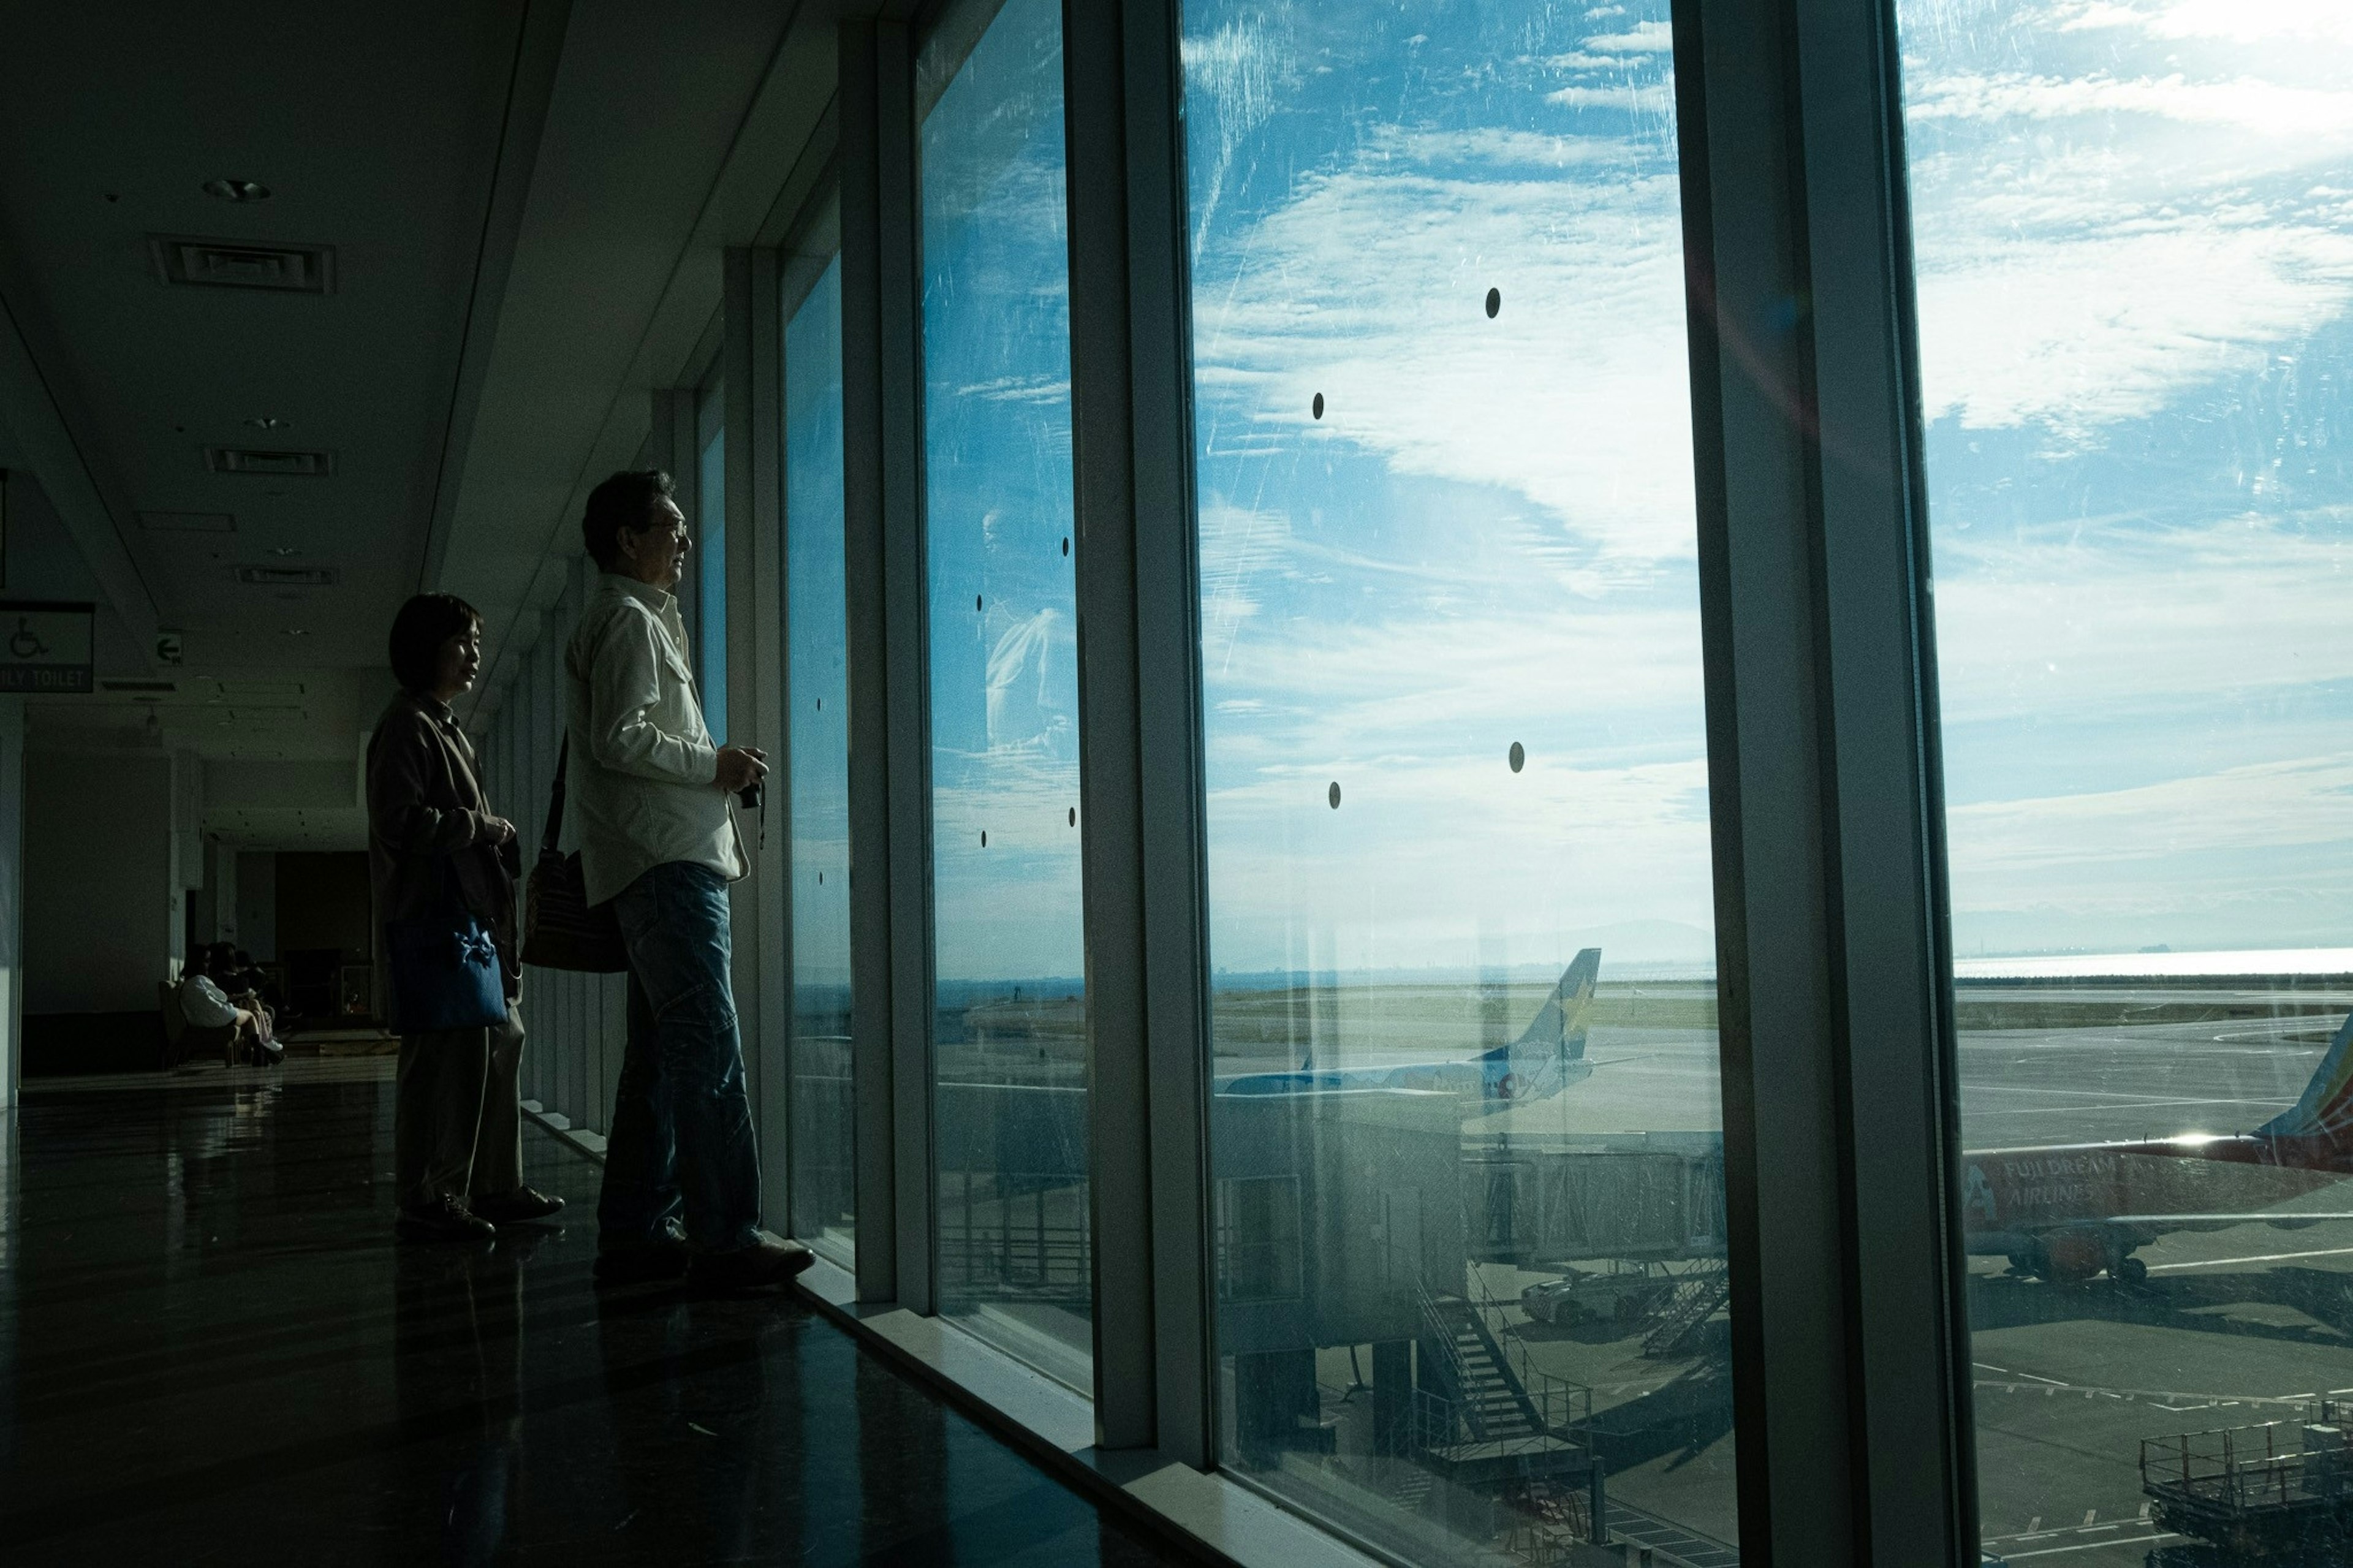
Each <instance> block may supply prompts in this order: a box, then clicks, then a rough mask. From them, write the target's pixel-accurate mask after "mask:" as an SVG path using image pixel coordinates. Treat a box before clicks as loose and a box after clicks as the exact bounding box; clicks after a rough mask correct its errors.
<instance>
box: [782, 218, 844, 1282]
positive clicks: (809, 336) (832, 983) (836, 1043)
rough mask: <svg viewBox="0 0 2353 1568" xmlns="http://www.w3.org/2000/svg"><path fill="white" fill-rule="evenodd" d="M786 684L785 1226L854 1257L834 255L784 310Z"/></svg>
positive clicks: (837, 1258)
mask: <svg viewBox="0 0 2353 1568" xmlns="http://www.w3.org/2000/svg"><path fill="white" fill-rule="evenodd" d="M784 366H785V433H784V434H785V661H786V672H785V684H786V704H787V706H788V710H789V712H790V715H791V716H790V719H789V721H787V724H786V733H787V735H788V736H789V738H790V743H791V753H792V755H791V773H790V779H789V784H790V787H791V791H792V806H791V810H792V834H793V847H792V862H793V916H792V943H793V1037H792V1057H791V1061H792V1067H791V1071H792V1095H791V1099H792V1138H791V1142H790V1144H789V1145H788V1147H789V1149H790V1158H791V1160H792V1209H793V1213H792V1226H793V1234H794V1235H795V1236H797V1237H800V1238H801V1239H802V1240H804V1241H806V1242H807V1243H808V1244H809V1246H811V1247H815V1248H816V1249H817V1250H818V1252H820V1253H822V1254H824V1255H825V1256H826V1257H828V1258H831V1259H832V1260H833V1261H834V1262H836V1263H839V1264H840V1265H841V1266H842V1267H843V1268H853V1267H855V1260H854V1256H853V1254H854V1249H855V1243H854V1239H853V1236H854V1225H853V1220H854V1217H855V1215H856V1209H857V1181H856V1170H857V1164H856V1160H855V1158H854V1156H855V1153H856V1147H857V1119H856V1105H855V1102H854V1100H853V1099H852V1096H851V1090H850V1047H849V995H850V992H849V664H848V648H849V618H848V614H849V612H848V600H847V598H846V593H847V587H848V584H846V582H845V581H844V576H843V568H844V563H843V554H842V552H843V540H842V447H841V261H840V258H839V257H837V258H834V259H833V260H832V261H829V262H828V263H827V264H826V268H825V270H824V271H823V272H822V273H820V274H818V279H817V281H816V283H815V284H814V285H813V286H812V287H810V288H809V289H808V292H807V295H806V296H805V297H804V298H802V299H801V300H800V301H799V303H798V304H797V307H793V308H792V309H791V314H790V315H788V316H787V317H786V321H785V343H784Z"/></svg>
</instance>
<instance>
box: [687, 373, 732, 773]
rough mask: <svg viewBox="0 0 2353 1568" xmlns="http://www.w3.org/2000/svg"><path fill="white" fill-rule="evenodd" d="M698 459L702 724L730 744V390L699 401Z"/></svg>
mask: <svg viewBox="0 0 2353 1568" xmlns="http://www.w3.org/2000/svg"><path fill="white" fill-rule="evenodd" d="M694 429H695V441H696V443H697V447H698V454H699V455H698V456H697V458H696V459H695V463H696V467H695V478H694V509H695V513H696V520H695V555H696V565H695V575H694V605H695V611H694V618H695V633H694V647H695V672H694V679H695V684H696V685H698V686H700V687H701V688H702V721H703V722H704V723H705V724H706V725H708V726H710V729H711V737H712V740H714V741H716V742H719V744H721V745H725V744H726V743H727V384H726V383H724V382H713V383H712V384H711V385H710V386H708V387H706V388H704V390H703V392H702V396H701V397H700V398H699V399H697V401H696V404H695V413H694Z"/></svg>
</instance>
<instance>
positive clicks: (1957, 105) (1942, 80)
mask: <svg viewBox="0 0 2353 1568" xmlns="http://www.w3.org/2000/svg"><path fill="white" fill-rule="evenodd" d="M1905 114H1906V117H1907V118H1908V119H1911V120H1914V121H1937V120H1980V121H2002V122H2008V121H2019V120H2058V119H2064V118H2068V117H2072V116H2075V115H2095V114H2142V115H2152V116H2156V117H2158V118H2162V119H2166V120H2174V121H2181V122H2183V123H2185V124H2191V125H2221V126H2229V127H2232V128H2233V129H2237V130H2242V131H2251V132H2257V133H2259V134H2262V135H2266V136H2327V137H2329V138H2330V139H2332V140H2336V139H2339V138H2342V137H2343V136H2344V135H2345V134H2346V133H2347V132H2348V131H2353V93H2347V92H2330V91H2322V90H2317V89H2311V88H2301V87H2288V86H2283V85H2282V84H2280V83H2279V82H2276V81H2268V80H2260V79H2255V78H2253V77H2239V78H2236V79H2232V80H2227V81H2192V80H2190V79H2188V78H2186V77H2184V76H2182V75H2180V74H2179V73H2178V72H2177V73H2175V74H2174V75H2171V76H2166V77H2158V78H2148V77H2142V78H2136V79H2118V78H2115V77H2110V76H2105V75H2093V76H2085V77H2049V76H2027V75H2024V74H2022V73H2007V74H2001V75H1992V76H1987V75H1978V74H1974V73H1969V72H1957V73H1954V74H1951V75H1939V76H1933V77H1930V78H1928V79H1926V80H1925V81H1923V82H1921V83H1920V84H1919V85H1918V86H1917V87H1916V88H1915V89H1914V90H1913V91H1912V92H1911V93H1910V94H1909V95H1908V96H1907V100H1906V102H1905Z"/></svg>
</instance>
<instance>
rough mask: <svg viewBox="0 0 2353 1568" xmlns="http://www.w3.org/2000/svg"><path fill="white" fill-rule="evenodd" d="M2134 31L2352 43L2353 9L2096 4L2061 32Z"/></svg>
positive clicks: (2180, 0)
mask: <svg viewBox="0 0 2353 1568" xmlns="http://www.w3.org/2000/svg"><path fill="white" fill-rule="evenodd" d="M2112 27H2134V28H2138V29H2140V30H2142V31H2144V32H2146V33H2147V34H2149V35H2150V36H2151V37H2159V38H2220V39H2226V40H2229V41H2232V42H2235V43H2254V42H2260V41H2265V40H2270V39H2276V38H2286V39H2295V40H2318V41H2322V42H2327V41H2330V40H2334V41H2337V42H2340V43H2353V8H2348V6H2347V5H2345V4H2344V3H2343V0H2261V3H2260V4H2250V3H2249V0H2168V3H2165V4H2159V5H2116V4H2113V3H2111V0H2095V3H2094V4H2092V5H2085V6H2084V8H2083V9H2082V10H2081V11H2080V12H2078V13H2077V14H2076V15H2075V16H2072V17H2070V18H2068V20H2067V21H2066V22H2065V23H2063V25H2062V30H2063V31H2065V32H2088V31H2093V30H2096V29H2101V28H2112Z"/></svg>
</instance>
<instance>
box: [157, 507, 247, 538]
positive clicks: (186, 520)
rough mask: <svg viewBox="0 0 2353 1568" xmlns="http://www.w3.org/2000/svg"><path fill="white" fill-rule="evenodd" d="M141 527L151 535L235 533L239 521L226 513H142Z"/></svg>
mask: <svg viewBox="0 0 2353 1568" xmlns="http://www.w3.org/2000/svg"><path fill="white" fill-rule="evenodd" d="M139 526H140V527H142V528H143V529H146V530H147V531H149V532H151V533H235V532H236V531H237V519H235V518H233V517H231V516H230V515H229V514H228V513H227V512H225V511H142V512H141V513H140V514H139Z"/></svg>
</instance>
